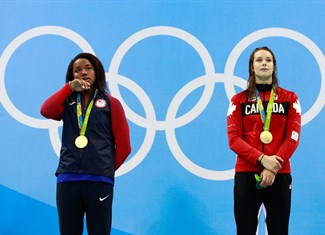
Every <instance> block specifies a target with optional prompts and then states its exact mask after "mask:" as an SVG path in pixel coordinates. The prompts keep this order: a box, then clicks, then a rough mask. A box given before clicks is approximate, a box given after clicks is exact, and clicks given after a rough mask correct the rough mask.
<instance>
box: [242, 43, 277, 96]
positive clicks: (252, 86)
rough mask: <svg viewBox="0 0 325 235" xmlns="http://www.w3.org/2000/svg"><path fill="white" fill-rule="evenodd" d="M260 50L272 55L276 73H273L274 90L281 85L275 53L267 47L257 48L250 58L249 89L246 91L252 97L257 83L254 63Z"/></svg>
mask: <svg viewBox="0 0 325 235" xmlns="http://www.w3.org/2000/svg"><path fill="white" fill-rule="evenodd" d="M260 50H265V51H268V52H270V53H271V55H272V57H273V66H274V71H273V73H272V85H273V87H274V89H276V87H277V86H278V85H279V84H278V78H277V67H276V59H275V56H274V54H273V52H272V51H271V49H270V48H268V47H265V46H264V47H258V48H255V50H254V51H253V52H252V54H251V56H250V57H249V63H248V71H249V77H248V81H247V89H246V91H247V94H248V96H252V95H254V94H255V86H256V81H255V72H254V69H253V63H254V56H255V53H256V52H258V51H260Z"/></svg>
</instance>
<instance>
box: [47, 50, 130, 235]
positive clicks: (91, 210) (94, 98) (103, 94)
mask: <svg viewBox="0 0 325 235" xmlns="http://www.w3.org/2000/svg"><path fill="white" fill-rule="evenodd" d="M106 88H107V86H106V79H105V71H104V68H103V65H102V63H101V62H100V61H99V59H98V58H97V57H95V56H94V55H92V54H89V53H80V54H78V55H77V56H76V57H75V58H74V59H73V60H72V61H71V62H70V64H69V66H68V69H67V73H66V84H65V85H64V86H63V87H62V88H61V89H60V90H59V91H57V92H56V93H55V94H53V95H52V96H51V97H49V98H48V99H47V100H46V101H45V102H44V103H43V105H42V107H41V114H42V115H43V116H44V117H46V118H49V119H54V120H63V130H62V146H61V151H60V161H59V165H58V168H57V170H56V176H57V196H56V199H57V208H58V215H59V224H60V233H61V234H62V235H65V234H66V235H68V234H69V235H70V234H76V235H77V234H80V235H81V234H82V233H83V218H84V215H85V214H86V222H87V231H88V234H89V235H92V234H103V235H107V234H110V230H111V220H112V219H111V218H112V200H113V185H114V175H115V171H116V170H117V169H118V168H119V167H120V166H121V165H122V163H123V162H124V161H125V159H126V158H127V156H128V155H129V154H130V152H131V145H130V134H129V127H128V123H127V120H126V117H125V114H124V110H123V107H122V106H121V104H120V102H119V101H118V100H117V99H116V98H114V97H112V96H111V95H110V94H108V93H107V91H106Z"/></svg>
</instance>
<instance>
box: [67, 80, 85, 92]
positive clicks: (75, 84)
mask: <svg viewBox="0 0 325 235" xmlns="http://www.w3.org/2000/svg"><path fill="white" fill-rule="evenodd" d="M69 85H70V87H71V89H72V90H73V91H77V92H80V91H84V90H89V89H90V84H89V82H87V81H84V80H82V79H74V80H72V81H70V82H69Z"/></svg>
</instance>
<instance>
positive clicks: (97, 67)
mask: <svg viewBox="0 0 325 235" xmlns="http://www.w3.org/2000/svg"><path fill="white" fill-rule="evenodd" d="M81 58H83V59H87V60H89V62H90V63H91V65H92V66H93V68H94V71H95V76H96V82H95V86H96V88H97V89H98V90H99V91H102V92H104V91H107V84H106V77H105V71H104V67H103V64H102V62H100V60H99V59H98V58H97V57H96V56H94V55H93V54H90V53H85V52H84V53H80V54H78V55H76V57H74V58H73V59H72V60H71V62H70V64H69V66H68V69H67V73H66V76H65V82H66V83H68V82H70V81H72V80H73V79H74V76H73V64H74V62H76V60H78V59H81Z"/></svg>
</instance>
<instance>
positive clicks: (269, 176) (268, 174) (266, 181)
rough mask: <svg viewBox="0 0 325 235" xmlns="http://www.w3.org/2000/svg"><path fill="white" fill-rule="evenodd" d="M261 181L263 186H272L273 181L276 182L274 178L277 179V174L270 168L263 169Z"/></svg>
mask: <svg viewBox="0 0 325 235" xmlns="http://www.w3.org/2000/svg"><path fill="white" fill-rule="evenodd" d="M260 177H261V180H262V181H261V183H260V185H261V186H262V187H268V186H271V185H272V184H273V183H274V180H275V174H274V173H273V172H272V171H270V170H268V169H265V168H264V170H263V171H262V173H261V175H260Z"/></svg>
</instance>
